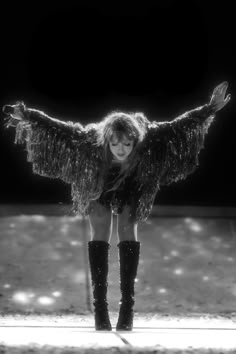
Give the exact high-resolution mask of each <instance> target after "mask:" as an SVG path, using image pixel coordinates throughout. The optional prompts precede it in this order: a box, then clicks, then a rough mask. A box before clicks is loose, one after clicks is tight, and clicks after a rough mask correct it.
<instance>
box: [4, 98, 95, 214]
mask: <svg viewBox="0 0 236 354" xmlns="http://www.w3.org/2000/svg"><path fill="white" fill-rule="evenodd" d="M3 112H4V113H5V114H6V115H7V117H6V118H5V120H6V124H4V125H5V127H6V128H8V127H14V128H15V132H16V134H15V144H24V145H25V148H26V151H27V161H28V162H30V163H32V168H33V173H35V174H39V175H41V176H45V177H50V178H59V179H61V180H63V181H64V182H66V183H69V184H71V186H72V199H73V203H74V209H76V210H77V211H80V212H81V214H83V212H84V211H85V209H86V208H87V206H88V203H89V200H90V199H91V198H95V197H96V195H97V193H98V192H99V190H100V189H101V185H100V184H101V183H102V181H101V178H100V170H102V150H101V149H99V147H97V146H96V144H95V142H96V124H89V125H87V126H85V127H83V126H82V125H81V124H80V123H73V122H70V121H69V122H64V121H61V120H59V119H55V118H52V117H49V116H48V115H46V114H45V113H44V112H42V111H39V110H36V109H31V108H27V107H26V106H25V105H24V104H22V103H17V104H16V105H12V106H10V105H8V106H4V107H3ZM99 178H100V179H99Z"/></svg>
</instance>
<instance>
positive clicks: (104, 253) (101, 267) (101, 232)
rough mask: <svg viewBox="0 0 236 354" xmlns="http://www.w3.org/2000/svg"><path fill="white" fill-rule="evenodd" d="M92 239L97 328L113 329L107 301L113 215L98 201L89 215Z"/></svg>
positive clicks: (90, 253)
mask: <svg viewBox="0 0 236 354" xmlns="http://www.w3.org/2000/svg"><path fill="white" fill-rule="evenodd" d="M89 223H90V229H91V241H90V242H89V243H88V254H89V264H90V271H91V278H92V287H93V298H94V301H93V305H94V313H95V328H96V330H107V331H110V330H111V329H112V327H111V323H110V319H109V314H108V302H107V286H108V284H107V276H108V262H109V249H110V244H109V240H110V238H111V233H112V223H113V220H112V215H111V212H109V210H107V209H106V208H104V207H103V206H102V205H100V204H99V203H97V202H94V208H93V211H92V212H91V214H90V215H89Z"/></svg>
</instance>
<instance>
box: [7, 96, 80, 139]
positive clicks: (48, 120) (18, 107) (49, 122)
mask: <svg viewBox="0 0 236 354" xmlns="http://www.w3.org/2000/svg"><path fill="white" fill-rule="evenodd" d="M2 110H3V113H5V114H6V115H7V117H6V118H5V119H6V120H7V123H6V124H5V126H6V127H7V128H8V127H9V126H13V127H15V126H17V125H18V123H19V122H20V121H27V122H31V123H38V124H39V125H44V126H47V127H54V128H58V129H61V130H63V131H64V132H67V133H70V132H71V133H73V132H74V130H76V131H78V130H82V129H83V126H82V125H81V124H80V123H73V122H71V121H68V122H64V121H62V120H59V119H56V118H52V117H50V116H48V115H47V114H45V113H44V112H42V111H40V110H37V109H33V108H28V107H26V105H25V104H24V103H23V102H17V103H16V104H15V105H5V106H3V108H2Z"/></svg>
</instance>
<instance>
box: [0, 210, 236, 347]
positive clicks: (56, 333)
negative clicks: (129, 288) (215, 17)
mask: <svg viewBox="0 0 236 354" xmlns="http://www.w3.org/2000/svg"><path fill="white" fill-rule="evenodd" d="M188 210H189V212H188ZM64 211H65V209H64ZM164 211H165V213H164ZM158 213H159V215H158ZM158 213H154V215H152V217H151V218H150V219H149V220H148V222H147V223H146V224H144V225H140V227H139V240H140V241H141V257H140V264H139V269H138V276H137V279H136V305H135V311H136V314H135V321H134V330H133V332H131V333H124V332H119V333H117V332H116V331H115V325H116V319H117V312H118V307H119V306H118V302H119V299H120V291H119V277H118V275H119V273H118V271H119V269H118V251H117V247H116V245H117V238H116V235H115V233H113V236H112V239H111V246H112V247H111V252H110V261H109V288H108V300H109V308H110V311H111V320H112V325H113V331H112V333H100V332H99V333H98V332H95V331H94V327H93V325H94V323H93V316H92V314H91V309H92V305H91V304H92V297H91V288H90V279H89V271H88V262H87V241H88V240H89V234H88V228H87V225H86V223H84V222H83V220H81V218H75V217H71V216H67V215H65V213H64V214H63V211H62V209H61V208H60V210H59V209H58V206H53V205H50V206H49V205H46V206H42V205H41V206H40V205H27V206H24V207H23V206H19V205H17V206H14V205H11V206H9V205H8V206H3V205H1V206H0V216H1V217H0V234H1V237H0V275H1V280H0V313H1V318H0V348H1V349H2V348H3V349H4V351H3V352H8V350H9V352H12V351H14V350H17V348H18V350H21V349H22V348H23V347H22V346H24V345H26V346H27V350H28V349H29V348H30V346H31V344H32V343H33V342H34V343H35V345H36V344H37V345H39V347H40V348H41V349H42V346H44V352H45V346H49V347H50V346H52V347H53V348H54V349H55V348H57V349H56V350H59V351H62V348H64V349H65V347H66V346H69V347H73V346H74V347H75V348H77V352H78V347H79V348H80V351H79V352H83V351H81V350H83V348H84V350H85V351H86V350H89V348H90V349H91V348H97V349H96V350H97V351H98V348H99V347H100V346H101V347H102V348H103V349H101V352H103V353H104V352H106V350H107V351H109V350H110V351H111V349H112V352H116V351H117V352H122V351H124V352H127V350H128V349H129V348H131V349H132V351H131V352H140V353H141V352H143V351H142V348H143V350H146V351H147V352H149V351H150V350H154V349H155V348H156V350H157V349H158V350H159V349H160V350H161V348H166V349H169V350H171V351H172V350H174V348H179V349H186V348H190V347H192V348H193V350H195V349H196V350H197V348H198V349H199V348H205V349H206V348H212V350H214V352H217V351H216V350H218V349H219V348H224V349H225V350H226V349H231V348H234V349H236V340H235V339H234V338H236V337H235V334H236V332H235V331H236V312H235V303H236V301H235V300H236V276H235V263H236V231H235V230H236V217H235V215H236V213H235V210H234V209H232V208H231V209H230V210H229V209H224V208H217V209H216V208H195V209H194V208H193V207H190V208H189V209H188V207H184V209H183V208H178V207H170V208H169V213H168V208H164V209H161V208H159V209H158ZM114 222H115V221H114ZM114 225H115V224H114ZM30 343H31V344H30ZM1 345H3V347H1ZM37 345H36V347H37ZM36 347H34V350H36V349H35V348H36ZM49 347H48V348H47V350H52V351H53V352H54V349H50V348H51V347H50V348H49ZM10 348H11V350H12V351H11V350H10ZM14 348H15V349H14ZM20 348H21V349H20ZM81 348H82V349H81ZM145 348H146V349H145ZM41 349H39V350H41ZM118 349H119V351H118ZM22 350H23V349H22ZM75 350H76V349H75ZM163 350H164V349H163ZM186 350H187V349H186ZM209 350H210V349H209ZM219 350H220V349H219ZM18 352H19V351H18ZM90 352H91V350H90ZM98 352H99V351H98ZM160 352H161V351H160ZM198 353H199V350H198Z"/></svg>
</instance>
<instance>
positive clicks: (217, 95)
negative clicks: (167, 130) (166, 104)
mask: <svg viewBox="0 0 236 354" xmlns="http://www.w3.org/2000/svg"><path fill="white" fill-rule="evenodd" d="M227 88H228V82H227V81H224V82H222V83H221V84H219V85H218V86H216V88H215V89H214V91H213V94H212V96H211V99H210V102H209V103H207V104H205V105H203V106H201V107H197V108H195V109H193V110H191V111H188V112H186V113H184V114H182V115H181V116H179V117H177V118H176V119H175V120H179V119H186V118H187V119H189V120H190V119H191V118H193V119H196V120H199V121H200V122H201V121H204V120H205V119H207V118H209V117H211V116H215V113H216V112H218V111H219V110H221V109H222V108H223V107H224V106H225V105H226V104H227V103H228V102H229V101H230V98H231V96H230V94H229V95H227V97H226V98H225V94H226V90H227ZM175 120H173V121H172V122H174V121H175ZM172 122H170V123H172Z"/></svg>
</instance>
